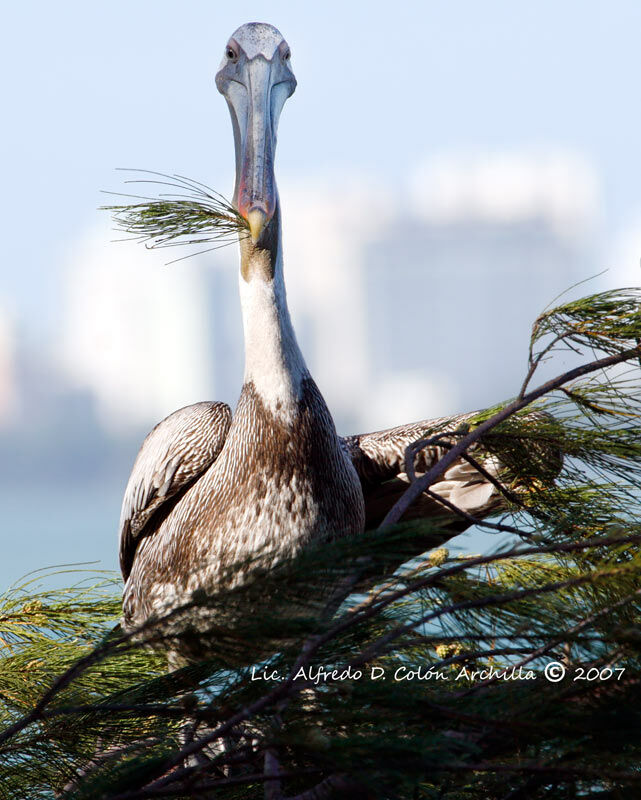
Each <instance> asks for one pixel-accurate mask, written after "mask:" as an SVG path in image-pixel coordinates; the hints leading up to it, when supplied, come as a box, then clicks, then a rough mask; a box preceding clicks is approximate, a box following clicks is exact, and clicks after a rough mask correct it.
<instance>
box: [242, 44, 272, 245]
mask: <svg viewBox="0 0 641 800" xmlns="http://www.w3.org/2000/svg"><path fill="white" fill-rule="evenodd" d="M270 67H271V63H270V62H269V61H267V60H266V59H265V58H263V57H262V56H257V57H256V58H253V59H251V60H250V61H248V62H247V66H246V73H245V74H246V76H247V94H248V98H247V99H248V104H247V124H246V128H245V136H244V137H243V138H244V141H243V142H242V149H241V163H240V174H239V175H238V188H237V198H236V202H237V205H238V210H239V212H240V213H241V214H242V216H243V217H245V219H246V220H247V222H248V223H249V231H250V235H251V240H252V242H253V243H254V244H257V242H258V240H259V239H260V237H261V235H262V233H263V231H264V230H265V228H266V227H267V225H268V224H269V221H270V220H271V218H272V217H273V216H274V211H275V210H276V182H275V179H274V150H275V145H276V142H275V139H276V136H275V133H274V129H273V125H272V120H271V107H270V106H271V102H270V100H271V91H272V75H271V69H270Z"/></svg>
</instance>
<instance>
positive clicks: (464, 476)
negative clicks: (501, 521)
mask: <svg viewBox="0 0 641 800" xmlns="http://www.w3.org/2000/svg"><path fill="white" fill-rule="evenodd" d="M473 416H474V414H470V413H468V414H459V415H457V416H455V417H441V418H439V419H433V420H421V421H420V422H413V423H409V424H407V425H400V426H398V427H396V428H388V429H387V430H383V431H376V432H374V433H363V434H357V435H355V436H346V437H343V439H342V442H343V446H344V447H345V450H346V452H348V453H349V455H350V457H351V459H352V463H353V464H354V467H355V469H356V472H357V473H358V476H359V477H360V479H361V483H362V486H363V494H364V497H365V514H366V527H367V528H373V527H376V526H377V525H379V524H380V523H381V522H382V520H383V518H384V517H385V515H386V514H387V512H388V511H389V510H390V509H391V508H392V506H393V505H394V503H395V502H396V501H397V500H398V499H399V498H400V496H401V495H402V494H403V492H404V491H405V490H406V489H407V487H408V485H409V480H408V478H407V475H406V474H405V469H406V464H405V451H406V449H407V447H409V445H411V444H413V443H415V442H418V441H421V440H423V439H429V438H430V437H432V436H434V435H436V434H441V433H445V432H448V431H452V432H454V431H456V429H457V428H459V426H460V425H461V424H462V423H465V422H466V421H467V420H469V419H471V418H472V417H473ZM446 441H447V437H446ZM449 441H453V440H452V439H450V440H449ZM475 449H476V450H478V448H475ZM445 452H446V448H445V447H442V446H439V445H438V444H434V445H429V446H427V447H424V448H422V449H421V450H420V452H419V453H418V454H417V455H416V457H415V459H414V469H415V470H416V474H417V476H419V475H420V474H421V473H424V472H427V470H429V469H430V468H431V467H432V466H434V464H436V462H437V461H438V460H439V459H440V458H441V457H442V456H443V455H444V454H445ZM477 458H478V459H479V461H480V463H481V464H482V466H484V468H485V469H487V471H488V472H489V473H491V474H492V475H493V476H496V474H497V465H496V459H495V458H494V457H490V458H487V457H486V458H485V459H483V457H482V456H481V455H477ZM431 491H432V492H434V493H435V494H438V495H440V496H442V497H444V498H445V499H446V500H449V501H450V503H453V504H454V505H455V506H456V507H457V508H460V509H462V510H463V511H466V512H468V513H470V514H474V515H476V516H479V517H483V516H486V515H487V514H489V513H490V512H491V511H493V510H495V509H496V508H498V506H500V504H501V494H500V492H499V491H498V489H497V488H496V487H495V486H494V484H492V483H491V481H489V480H488V479H487V478H486V477H485V476H484V475H482V474H481V473H480V472H478V470H476V469H475V468H474V467H473V466H471V465H470V464H469V463H467V462H466V461H464V460H461V461H457V462H456V463H455V464H453V465H452V466H451V467H450V469H449V470H447V472H446V473H445V474H444V475H443V477H442V478H441V480H439V481H438V482H437V483H435V484H434V485H433V486H432V487H431ZM435 516H445V517H449V516H452V517H453V522H455V524H456V528H457V529H460V530H464V529H465V528H466V527H468V525H469V523H467V522H462V521H461V519H460V518H456V517H455V515H454V514H453V512H452V511H450V510H448V509H446V508H445V507H444V506H442V505H440V504H439V503H438V502H436V501H435V500H434V499H433V498H432V497H430V496H429V495H426V494H423V495H422V496H421V497H420V498H419V499H418V500H417V501H416V503H414V505H413V506H412V507H411V508H410V509H409V510H408V511H407V512H406V514H405V516H404V519H406V520H408V519H423V518H429V517H435Z"/></svg>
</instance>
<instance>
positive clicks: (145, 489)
mask: <svg viewBox="0 0 641 800" xmlns="http://www.w3.org/2000/svg"><path fill="white" fill-rule="evenodd" d="M230 425H231V409H230V408H229V406H228V405H227V404H226V403H196V404H194V405H193V406H186V407H185V408H181V409H179V410H178V411H174V413H173V414H170V415H169V416H168V417H166V418H165V419H164V420H163V421H162V422H159V423H158V425H156V427H155V428H154V429H153V430H152V431H151V433H150V434H149V435H148V436H147V438H146V439H145V441H144V442H143V443H142V447H141V448H140V451H139V452H138V455H137V457H136V461H135V462H134V466H133V469H132V471H131V475H130V477H129V483H128V484H127V489H126V490H125V496H124V499H123V501H122V511H121V514H120V569H121V570H122V574H123V578H124V579H125V580H127V577H128V576H129V573H130V572H131V566H132V564H133V560H134V555H135V552H136V548H137V546H138V543H139V541H140V539H141V537H143V536H145V535H146V534H147V533H148V532H149V530H148V528H149V525H148V523H149V522H150V520H151V518H152V516H153V515H154V514H156V513H157V512H159V511H160V510H161V509H162V507H163V506H165V504H167V503H168V501H169V500H171V499H172V498H175V497H176V496H177V495H178V494H179V493H180V492H181V491H182V490H184V489H186V488H187V487H188V486H189V485H190V484H191V483H193V481H195V480H196V479H197V478H198V477H199V476H200V475H202V474H203V472H205V470H207V469H208V468H209V467H210V466H211V465H212V464H213V463H214V461H215V460H216V458H217V457H218V455H219V453H220V451H221V450H222V448H223V445H224V443H225V439H226V438H227V433H228V432H229V427H230Z"/></svg>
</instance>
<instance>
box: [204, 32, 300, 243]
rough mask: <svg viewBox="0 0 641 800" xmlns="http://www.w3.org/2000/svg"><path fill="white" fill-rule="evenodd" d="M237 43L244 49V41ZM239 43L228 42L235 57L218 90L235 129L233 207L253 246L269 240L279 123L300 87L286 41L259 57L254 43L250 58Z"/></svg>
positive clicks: (222, 72) (218, 82)
mask: <svg viewBox="0 0 641 800" xmlns="http://www.w3.org/2000/svg"><path fill="white" fill-rule="evenodd" d="M246 27H248V28H251V27H252V26H251V25H250V26H246ZM242 30H243V29H239V31H237V32H236V34H238V33H239V32H241V31H242ZM276 33H278V32H276ZM278 36H280V34H278ZM239 38H240V39H241V44H242V43H243V42H245V39H244V38H242V37H240V36H239ZM281 38H282V37H281ZM248 42H249V40H248ZM249 43H250V44H252V42H249ZM241 44H239V42H237V41H236V39H234V38H233V37H232V38H231V39H230V41H229V44H228V51H229V52H230V53H231V55H232V56H233V57H232V58H228V59H227V60H225V59H223V63H222V64H221V68H220V70H219V72H218V73H217V75H216V85H217V86H218V89H219V91H220V92H222V94H223V95H224V96H225V99H226V100H227V104H228V106H229V110H230V113H231V118H232V125H233V128H234V142H235V146H236V188H235V191H234V203H235V205H236V208H237V209H238V211H239V213H240V214H241V215H242V216H243V217H244V218H245V219H246V220H247V223H248V226H249V234H250V237H251V241H252V243H253V244H255V245H260V242H261V239H262V240H263V241H266V235H265V232H266V229H267V228H268V227H269V223H270V221H271V220H272V218H273V216H274V214H275V212H276V206H277V204H278V196H277V192H276V181H275V178H274V153H275V150H276V130H277V128H278V119H279V117H280V113H281V110H282V108H283V105H284V103H285V100H286V99H287V98H288V97H289V96H290V95H291V94H292V92H293V91H294V89H295V87H296V79H295V78H294V75H293V73H292V71H291V68H290V65H289V63H288V58H289V56H288V57H287V59H285V58H284V53H285V52H287V53H289V48H287V45H286V43H285V42H284V41H282V42H281V44H280V45H277V46H272V47H273V52H269V51H265V52H263V51H261V52H259V53H257V54H254V52H251V51H252V49H253V47H254V44H252V47H251V48H250V52H251V55H250V56H248V54H247V53H246V52H245V50H243V48H242V47H241ZM272 47H270V48H269V50H271V49H272Z"/></svg>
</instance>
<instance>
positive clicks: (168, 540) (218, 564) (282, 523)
mask: <svg viewBox="0 0 641 800" xmlns="http://www.w3.org/2000/svg"><path fill="white" fill-rule="evenodd" d="M216 85H217V87H218V89H219V91H220V92H221V93H222V94H223V95H224V96H225V99H226V100H227V104H228V106H229V111H230V113H231V120H232V126H233V131H234V143H235V151H236V185H235V190H234V204H235V206H236V208H237V209H238V211H239V212H240V214H241V215H242V216H243V217H245V219H246V220H247V222H248V227H249V231H250V235H249V236H247V235H246V236H241V237H240V276H239V284H240V299H241V305H242V315H243V324H244V336H245V376H244V384H243V387H242V391H241V394H240V399H239V401H238V406H237V408H236V412H235V414H234V415H233V416H232V413H231V410H230V409H229V407H228V406H227V405H225V404H224V403H213V402H212V403H209V402H204V403H197V404H196V405H192V406H188V407H186V408H182V409H180V410H179V411H176V412H174V413H173V414H171V415H170V416H168V417H167V418H166V419H165V420H163V421H162V422H160V423H159V424H158V425H157V426H156V427H155V428H154V429H153V430H152V432H151V433H150V434H149V435H148V436H147V438H146V439H145V441H144V443H143V445H142V447H141V449H140V452H139V454H138V456H137V458H136V461H135V464H134V467H133V471H132V473H131V477H130V479H129V483H128V486H127V489H126V492H125V497H124V501H123V506H122V515H121V522H120V565H121V569H122V574H123V577H124V579H125V581H126V583H125V589H124V602H123V607H124V624H125V626H126V627H127V628H132V627H135V626H137V625H138V624H140V623H142V622H144V621H145V620H146V619H147V618H148V617H149V616H150V615H152V614H157V613H160V612H163V611H166V610H167V609H168V608H171V607H174V606H177V605H180V604H182V603H185V602H187V601H188V600H189V599H190V597H191V595H192V593H193V592H194V590H205V591H208V592H211V591H214V590H216V589H219V588H221V586H222V583H223V577H222V576H223V575H226V574H227V570H228V568H229V567H230V566H231V565H233V564H237V563H239V562H241V561H242V560H243V559H246V558H248V557H250V556H251V555H252V554H254V553H258V552H261V551H264V552H268V553H270V557H271V558H273V559H274V560H281V559H284V558H286V557H288V556H291V555H293V554H295V553H296V552H297V551H299V550H300V549H301V548H303V547H305V545H306V544H307V543H309V542H314V541H323V540H327V539H330V538H332V537H340V536H347V535H350V534H357V533H360V532H361V531H363V530H364V529H365V526H366V522H367V524H368V525H372V524H375V523H376V522H377V521H378V520H380V519H381V518H382V516H383V515H384V514H385V512H386V511H387V510H388V509H389V508H390V507H391V505H392V504H393V502H394V501H395V500H396V499H397V497H398V496H399V494H400V492H401V491H402V490H403V489H405V488H406V487H407V482H406V481H404V475H403V473H404V453H405V448H406V447H407V446H408V445H409V444H410V443H412V442H414V441H416V440H418V439H421V438H423V437H424V436H425V435H426V433H428V432H429V431H431V430H433V429H434V428H435V425H436V424H437V421H424V422H418V423H414V424H411V425H405V426H401V427H398V428H394V429H391V430H387V431H382V432H378V433H372V434H364V435H359V436H352V437H347V438H342V437H340V436H338V435H337V433H336V429H335V427H334V422H333V420H332V416H331V414H330V413H329V411H328V409H327V406H326V404H325V401H324V399H323V397H322V395H321V393H320V392H319V390H318V388H317V386H316V384H315V383H314V380H313V378H312V376H311V375H310V373H309V370H308V368H307V366H306V364H305V360H304V358H303V355H302V353H301V351H300V349H299V346H298V344H297V341H296V336H295V333H294V330H293V327H292V323H291V320H290V316H289V311H288V308H287V300H286V295H285V283H284V278H283V253H282V247H281V211H280V203H279V199H278V192H277V190H276V183H275V179H274V152H275V147H276V130H277V126H278V120H279V116H280V113H281V110H282V108H283V104H284V103H285V100H286V99H287V98H288V97H289V96H290V95H291V94H292V93H293V91H294V89H295V87H296V79H295V77H294V73H293V72H292V67H291V61H290V50H289V46H288V45H287V42H286V41H285V40H284V39H283V37H282V35H281V34H280V33H279V32H278V31H277V30H276V29H275V28H274V27H272V26H271V25H266V24H262V23H250V24H247V25H243V26H242V27H240V28H238V30H237V31H235V33H234V34H233V35H232V37H231V38H230V39H229V41H228V43H227V46H226V47H225V53H224V57H223V61H222V63H221V66H220V69H219V71H218V73H217V75H216ZM437 455H438V448H435V447H432V448H431V449H427V450H424V451H423V452H422V454H421V455H420V456H419V457H418V459H417V463H416V468H417V470H420V469H425V468H426V466H427V465H429V464H431V463H432V462H433V461H434V460H435V459H436V457H437ZM433 490H434V491H435V492H437V493H440V494H441V495H442V496H444V497H446V498H449V500H451V502H452V503H454V504H455V505H457V506H458V507H461V508H463V509H465V510H468V511H472V512H474V513H478V514H483V513H486V512H487V510H489V509H490V508H492V507H493V504H496V501H497V492H496V490H495V487H494V485H493V484H492V482H490V481H488V480H487V479H486V477H484V476H483V475H481V474H479V472H477V471H476V470H475V469H473V468H471V467H469V466H468V464H467V463H458V464H455V465H454V466H453V467H452V468H451V469H450V471H449V472H448V473H446V474H445V475H444V476H443V479H442V481H441V482H440V483H439V484H437V485H435V486H434V487H433ZM435 509H436V510H439V511H440V513H443V509H442V506H438V505H435V503H434V501H433V500H431V499H430V498H428V497H427V496H424V497H423V498H422V499H421V502H419V503H417V504H416V506H415V507H414V509H413V512H412V513H413V515H414V516H420V515H428V514H434V511H435ZM463 527H465V525H464V526H463ZM226 580H228V578H227V579H226Z"/></svg>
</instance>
